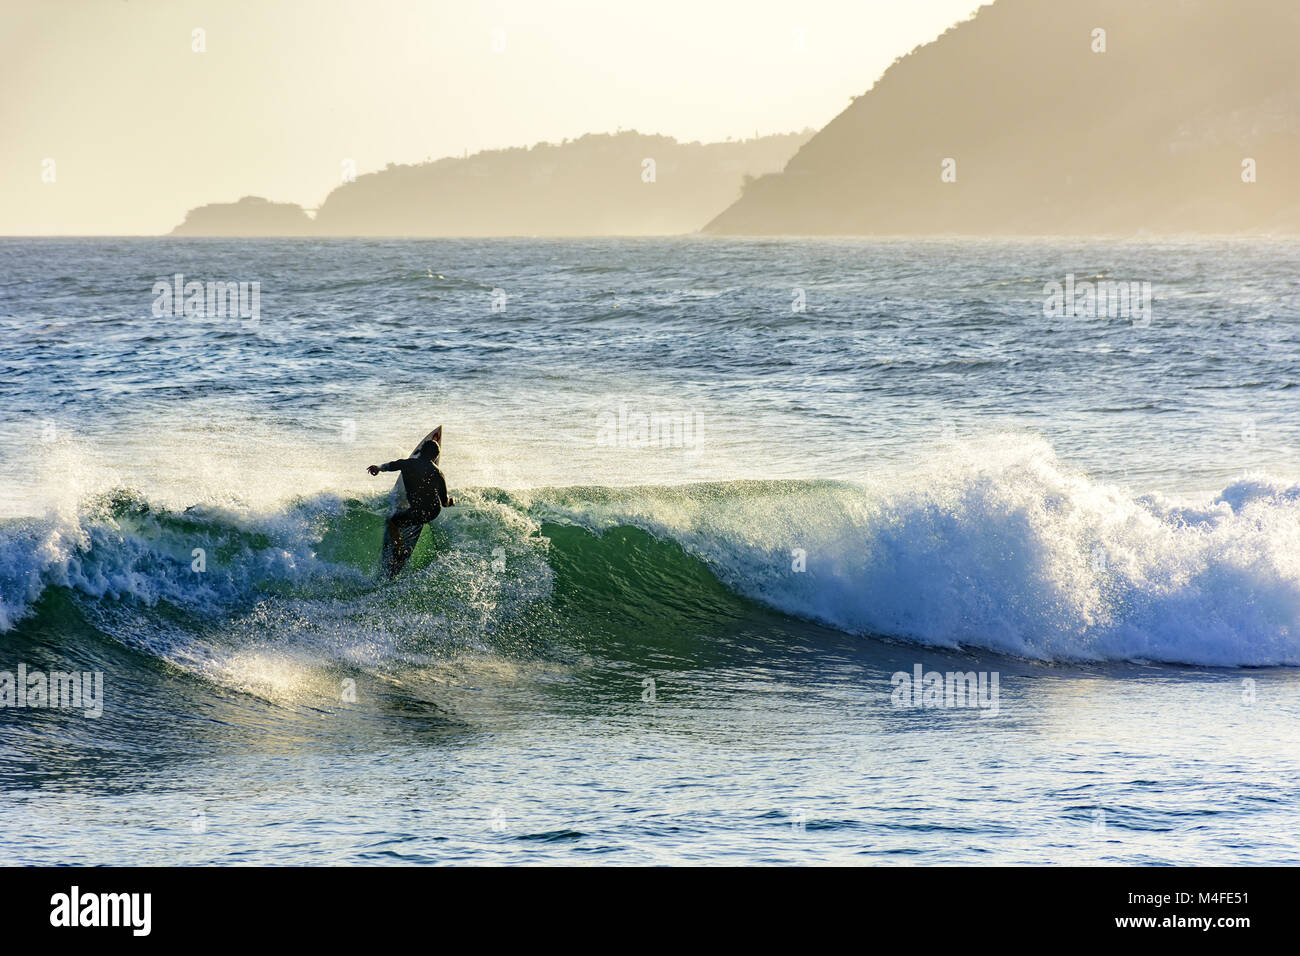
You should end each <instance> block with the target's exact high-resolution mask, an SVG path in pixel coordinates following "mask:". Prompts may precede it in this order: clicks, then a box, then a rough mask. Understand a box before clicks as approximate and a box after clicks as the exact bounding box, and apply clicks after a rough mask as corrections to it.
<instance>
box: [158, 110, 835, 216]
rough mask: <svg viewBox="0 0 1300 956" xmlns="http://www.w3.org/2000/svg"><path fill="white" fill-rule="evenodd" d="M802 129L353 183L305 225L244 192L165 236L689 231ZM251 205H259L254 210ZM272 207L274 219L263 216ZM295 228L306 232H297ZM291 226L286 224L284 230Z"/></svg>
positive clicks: (787, 153) (610, 148)
mask: <svg viewBox="0 0 1300 956" xmlns="http://www.w3.org/2000/svg"><path fill="white" fill-rule="evenodd" d="M811 136H812V131H811V130H807V131H805V132H802V133H786V134H780V135H774V136H763V137H759V138H756V139H749V140H740V141H737V142H727V143H679V142H677V141H676V140H675V139H673V138H672V137H669V136H651V135H644V134H641V133H635V132H627V133H616V134H603V135H602V134H592V135H587V136H583V137H581V138H579V139H576V140H571V141H565V142H563V143H559V144H554V143H539V144H537V145H536V146H533V147H520V148H518V149H502V150H491V151H487V152H482V153H475V154H474V155H472V156H467V157H464V158H449V159H440V160H436V161H434V162H428V163H420V164H417V165H411V166H398V165H391V164H390V165H389V166H388V167H387V168H386V169H384V170H382V171H380V172H376V173H369V174H367V175H364V176H358V177H357V179H356V180H355V181H354V182H350V183H344V184H343V185H341V186H339V187H338V188H336V189H335V190H334V191H333V192H331V193H330V194H329V195H328V196H327V197H326V198H325V201H324V202H323V203H322V204H321V206H320V208H319V210H317V212H316V217H315V219H314V220H313V219H311V218H310V217H308V216H307V214H306V213H305V212H303V210H302V209H301V208H300V207H298V206H294V205H289V204H275V203H266V202H265V200H253V199H252V198H251V197H250V198H246V199H242V200H240V201H239V202H238V203H232V204H224V205H211V206H203V207H200V208H199V209H195V210H193V211H191V212H190V213H189V215H188V216H186V219H185V222H184V223H183V224H182V225H180V226H178V227H177V228H176V229H175V230H174V233H173V234H175V235H222V236H229V235H245V236H266V235H308V234H309V235H317V236H599V235H619V236H643V235H675V234H680V233H687V232H696V231H698V230H699V229H700V227H701V226H703V225H704V224H705V223H706V222H708V221H709V220H710V219H712V218H713V217H714V216H716V215H717V214H718V213H719V212H721V211H722V210H723V209H725V208H726V207H727V206H728V205H729V204H730V203H731V202H732V201H733V200H735V199H736V197H737V196H739V195H740V192H741V189H742V187H743V185H744V183H745V182H746V181H748V179H750V178H753V177H755V176H761V175H763V174H765V173H771V172H775V171H777V170H779V169H781V167H782V166H784V165H785V163H786V162H787V161H788V160H789V159H790V157H791V156H793V155H794V153H795V151H796V150H797V149H798V148H799V147H800V146H802V145H803V144H804V143H805V142H807V141H808V139H809V138H811ZM259 203H260V204H261V205H259ZM272 208H273V209H274V210H276V212H275V213H274V215H275V216H276V217H277V218H275V219H274V221H273V222H272V221H270V219H269V218H268V217H269V216H270V215H271V212H270V210H271V209H272ZM304 223H305V225H304ZM291 227H292V228H291Z"/></svg>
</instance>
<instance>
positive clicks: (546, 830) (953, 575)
mask: <svg viewBox="0 0 1300 956" xmlns="http://www.w3.org/2000/svg"><path fill="white" fill-rule="evenodd" d="M189 283H200V284H201V285H200V286H198V287H191V288H197V294H191V292H189V291H187V288H186V287H187V285H188V284H189ZM209 283H213V284H215V283H232V284H233V286H232V289H228V290H226V291H229V292H231V296H230V297H229V302H233V303H234V305H232V306H231V307H230V308H224V306H225V305H227V304H229V303H228V302H227V301H226V299H224V298H223V295H224V293H223V291H222V289H220V288H218V289H216V291H215V294H214V292H213V290H212V288H211V287H210V286H209ZM241 283H242V284H243V288H242V289H238V286H239V284H241ZM1106 289H1110V292H1111V294H1110V295H1109V297H1108V296H1107V295H1106V294H1105V290H1106ZM232 290H233V291H232ZM1120 291H1122V292H1123V293H1124V294H1123V296H1120V295H1119V292H1120ZM178 293H179V294H178ZM1298 294H1300V244H1297V243H1294V242H1286V241H1274V240H1239V239H1237V240H1197V241H1191V240H1188V241H1181V242H1175V241H1156V240H1146V241H1137V240H1131V241H1102V240H1095V241H1077V242H1074V241H1063V240H1046V239H1045V240H1033V241H1030V240H1023V241H999V242H978V241H969V240H965V241H958V240H951V241H949V240H939V239H935V240H927V241H911V240H908V241H904V240H896V241H885V240H879V241H873V240H848V239H843V240H798V239H770V240H718V239H709V238H703V237H684V238H672V239H642V240H619V239H592V240H585V241H572V240H538V239H515V240H325V241H316V240H305V239H304V240H247V241H245V240H229V241H227V240H204V239H186V240H181V239H0V834H3V836H0V851H2V852H3V855H4V858H5V861H6V862H7V863H38V864H50V863H73V864H101V863H127V864H230V863H245V864H254V863H267V864H279V863H352V864H374V863H394V864H398V863H479V864H530V863H547V864H590V863H611V864H699V863H725V864H766V863H774V864H776V863H779V864H822V863H833V864H850V865H856V864H891V863H892V864H985V863H987V864H1041V863H1075V864H1148V863H1150V864H1177V863H1198V864H1208V863H1224V864H1238V863H1252V864H1297V863H1300V816H1298V815H1297V812H1296V809H1295V808H1296V806H1297V800H1298V799H1300V744H1298V743H1297V732H1298V731H1300V674H1297V670H1296V668H1297V666H1300V460H1298V459H1297V454H1296V452H1297V449H1298V448H1300V416H1297V415H1296V408H1297V401H1298V400H1300V300H1298V298H1297V295H1298ZM1054 297H1055V298H1056V302H1055V304H1053V301H1052V300H1053V298H1054ZM1062 301H1064V302H1065V307H1064V308H1062V307H1061V303H1062ZM241 306H242V313H241V309H240V307H241ZM438 424H442V425H443V426H444V443H443V455H442V467H443V470H444V472H445V473H446V475H447V478H448V482H449V484H450V487H451V492H452V494H453V495H454V496H455V497H456V498H457V505H456V506H455V507H453V508H450V509H447V510H446V511H444V512H443V514H442V515H441V516H440V517H439V518H438V520H437V521H436V522H435V523H434V524H433V525H432V526H430V528H428V529H426V531H425V533H424V536H423V537H422V539H421V543H420V545H419V547H418V549H417V551H416V553H415V555H414V556H413V558H412V561H411V564H410V565H409V566H408V568H407V570H406V571H404V572H403V573H402V574H401V575H399V576H398V577H397V578H396V579H395V580H393V581H388V580H386V579H384V578H383V576H382V575H381V574H380V572H379V549H380V541H381V538H382V535H383V523H384V518H385V515H386V514H387V513H388V510H389V507H390V490H391V487H392V477H393V476H392V475H381V476H380V477H379V478H371V477H370V476H369V475H367V474H366V473H365V467H366V466H367V465H369V464H377V463H381V462H384V461H387V460H390V459H393V458H398V457H402V456H404V455H406V454H408V453H409V452H410V451H411V449H412V447H413V446H414V444H415V443H416V441H417V440H418V439H419V438H420V437H421V436H422V435H424V434H425V433H426V432H427V431H429V430H430V429H431V428H432V427H433V426H435V425H438ZM6 676H7V677H8V679H7V680H6ZM73 677H75V678H76V683H75V684H74V683H72V678H73ZM42 688H44V690H43V692H42ZM92 688H98V690H95V691H93V692H92ZM74 689H75V690H77V691H79V692H80V693H79V695H78V699H76V700H74V699H73V697H72V692H73V690H74Z"/></svg>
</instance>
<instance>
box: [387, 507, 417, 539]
mask: <svg viewBox="0 0 1300 956" xmlns="http://www.w3.org/2000/svg"><path fill="white" fill-rule="evenodd" d="M424 521H425V518H424V515H423V514H421V513H420V512H418V511H416V510H415V509H414V508H405V509H403V510H401V511H398V512H396V513H395V514H392V515H390V516H389V518H388V534H389V537H391V538H393V539H394V540H398V541H400V540H401V535H402V529H403V528H408V527H411V526H412V525H422V524H424Z"/></svg>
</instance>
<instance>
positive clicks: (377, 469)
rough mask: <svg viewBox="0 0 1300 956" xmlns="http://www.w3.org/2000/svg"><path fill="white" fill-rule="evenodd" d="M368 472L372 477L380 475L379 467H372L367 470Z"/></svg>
mask: <svg viewBox="0 0 1300 956" xmlns="http://www.w3.org/2000/svg"><path fill="white" fill-rule="evenodd" d="M366 471H368V472H370V473H371V474H372V475H377V474H379V466H378V465H371V466H370V467H369V468H367V469H366Z"/></svg>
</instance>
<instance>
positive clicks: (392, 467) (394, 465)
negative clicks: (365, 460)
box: [366, 458, 412, 475]
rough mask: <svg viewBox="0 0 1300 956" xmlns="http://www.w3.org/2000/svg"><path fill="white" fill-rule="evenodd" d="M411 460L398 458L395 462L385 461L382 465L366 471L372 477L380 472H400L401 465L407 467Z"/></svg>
mask: <svg viewBox="0 0 1300 956" xmlns="http://www.w3.org/2000/svg"><path fill="white" fill-rule="evenodd" d="M411 461H412V459H410V458H399V459H397V460H396V461H386V462H384V463H383V464H382V465H371V466H370V467H369V468H367V469H366V471H368V472H370V474H372V475H377V474H379V473H380V472H381V471H401V470H402V466H403V465H409V464H410V463H411Z"/></svg>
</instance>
